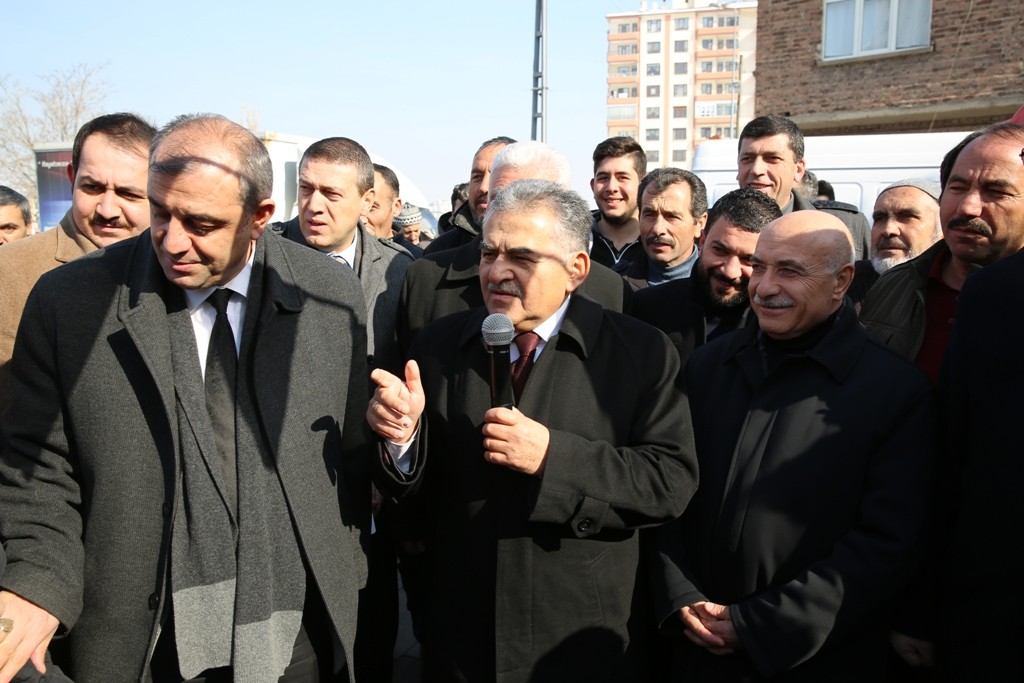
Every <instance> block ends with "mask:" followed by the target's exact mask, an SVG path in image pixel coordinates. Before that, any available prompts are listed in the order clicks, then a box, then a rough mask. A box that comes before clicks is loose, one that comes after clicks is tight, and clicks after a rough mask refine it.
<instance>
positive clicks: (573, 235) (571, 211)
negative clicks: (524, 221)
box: [484, 180, 594, 257]
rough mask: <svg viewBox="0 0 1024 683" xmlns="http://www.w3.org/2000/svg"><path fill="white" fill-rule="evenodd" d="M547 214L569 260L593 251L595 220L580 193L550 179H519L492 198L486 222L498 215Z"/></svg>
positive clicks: (557, 240) (556, 237)
mask: <svg viewBox="0 0 1024 683" xmlns="http://www.w3.org/2000/svg"><path fill="white" fill-rule="evenodd" d="M542 210H543V211H548V212H550V213H551V214H552V215H553V216H554V217H555V233H554V238H555V241H556V242H558V244H559V245H560V246H561V247H562V248H563V249H564V250H565V254H566V256H567V257H568V256H569V255H570V254H572V253H574V252H577V251H588V250H589V248H590V229H591V226H592V225H593V222H594V219H593V216H591V214H590V207H589V206H588V205H587V203H586V202H585V201H584V200H583V198H582V197H581V196H579V194H577V193H576V192H573V191H572V190H570V189H568V188H565V187H562V186H561V185H559V184H558V183H554V182H551V181H550V180H517V181H515V182H513V183H509V184H508V185H506V186H505V187H503V188H501V189H500V190H498V191H497V192H496V193H495V195H494V197H492V198H491V199H490V202H489V203H488V206H487V214H486V215H485V216H484V223H485V224H486V223H487V221H489V220H490V219H491V216H493V215H495V214H499V213H519V214H524V213H532V212H537V211H542Z"/></svg>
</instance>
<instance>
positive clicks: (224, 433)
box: [206, 289, 238, 519]
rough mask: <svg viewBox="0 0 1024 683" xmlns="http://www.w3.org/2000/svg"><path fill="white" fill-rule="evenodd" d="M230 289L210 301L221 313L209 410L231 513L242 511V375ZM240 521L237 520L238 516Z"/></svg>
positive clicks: (209, 366)
mask: <svg viewBox="0 0 1024 683" xmlns="http://www.w3.org/2000/svg"><path fill="white" fill-rule="evenodd" d="M230 299H231V290H230V289H218V290H217V291H216V292H214V293H213V294H211V295H210V298H209V302H210V303H211V304H212V305H213V307H214V308H215V309H216V310H217V320H216V321H215V322H214V323H213V332H212V333H211V334H210V348H209V350H208V351H207V352H206V410H207V412H209V413H210V422H211V423H212V424H213V433H214V437H215V439H216V442H217V453H218V454H219V455H220V464H221V470H222V472H223V475H224V484H225V496H226V497H227V499H228V506H229V507H230V509H231V514H232V515H233V516H235V515H236V514H237V510H238V472H237V469H236V468H237V465H236V454H235V380H236V377H237V375H238V355H237V353H236V351H235V335H234V334H233V333H232V332H231V323H230V322H229V321H228V301H229V300H230ZM236 519H237V517H236Z"/></svg>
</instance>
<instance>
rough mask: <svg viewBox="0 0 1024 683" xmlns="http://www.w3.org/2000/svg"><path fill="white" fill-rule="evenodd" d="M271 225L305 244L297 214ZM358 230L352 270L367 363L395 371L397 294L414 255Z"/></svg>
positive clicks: (397, 364)
mask: <svg viewBox="0 0 1024 683" xmlns="http://www.w3.org/2000/svg"><path fill="white" fill-rule="evenodd" d="M271 227H272V228H273V229H275V230H278V231H280V232H281V234H283V235H284V236H285V237H287V238H288V239H290V240H292V241H293V242H296V243H298V244H302V245H304V246H306V240H305V238H304V237H303V236H302V231H301V230H300V229H299V219H298V218H297V217H296V218H293V219H291V220H290V221H288V222H286V223H275V224H274V225H273V226H271ZM358 230H360V233H359V254H358V256H357V258H356V263H355V269H356V275H358V276H359V284H360V285H362V287H363V298H365V299H366V319H367V320H368V321H369V323H370V324H369V325H367V329H366V334H367V341H366V349H367V351H368V352H369V365H370V367H371V368H375V367H377V368H385V369H387V370H390V371H392V372H395V371H397V370H398V369H399V368H400V366H401V362H402V358H401V357H400V355H399V353H398V347H397V344H396V341H395V316H396V314H397V310H398V294H399V291H400V288H401V286H402V280H404V279H405V272H406V271H407V270H408V269H409V266H411V265H412V263H413V258H412V255H411V254H409V252H408V251H406V250H405V249H404V248H402V247H401V246H399V245H397V244H395V243H394V242H392V241H391V240H385V239H381V238H379V237H377V236H376V235H374V234H373V233H371V232H370V231H369V230H366V229H365V228H362V227H360V228H358Z"/></svg>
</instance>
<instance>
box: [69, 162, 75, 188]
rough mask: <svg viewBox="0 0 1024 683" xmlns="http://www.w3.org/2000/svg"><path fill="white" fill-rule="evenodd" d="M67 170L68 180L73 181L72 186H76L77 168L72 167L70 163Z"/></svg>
mask: <svg viewBox="0 0 1024 683" xmlns="http://www.w3.org/2000/svg"><path fill="white" fill-rule="evenodd" d="M67 172H68V182H69V183H71V187H74V186H75V169H74V168H72V167H71V164H68V168H67Z"/></svg>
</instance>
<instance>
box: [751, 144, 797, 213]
mask: <svg viewBox="0 0 1024 683" xmlns="http://www.w3.org/2000/svg"><path fill="white" fill-rule="evenodd" d="M803 177H804V160H803V159H796V158H794V155H793V150H792V148H791V147H790V146H789V136H788V135H786V134H785V133H779V134H778V135H769V136H767V137H763V138H743V140H741V141H740V155H739V161H738V171H737V173H736V181H737V182H738V183H739V184H740V187H746V188H749V189H751V190H757V191H759V192H764V193H765V194H766V195H768V196H769V197H771V198H772V199H774V200H775V201H776V202H777V203H778V205H779V206H780V207H783V206H785V205H786V204H788V203H789V200H790V199H791V198H792V196H793V186H794V185H799V184H800V181H801V180H802V179H803Z"/></svg>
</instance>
